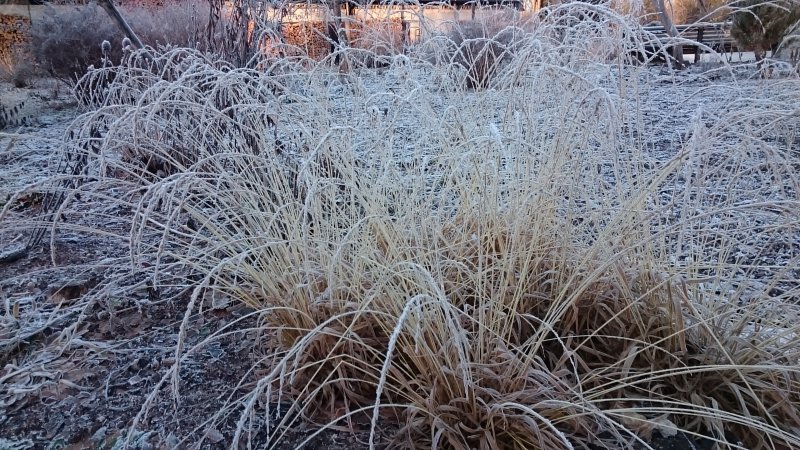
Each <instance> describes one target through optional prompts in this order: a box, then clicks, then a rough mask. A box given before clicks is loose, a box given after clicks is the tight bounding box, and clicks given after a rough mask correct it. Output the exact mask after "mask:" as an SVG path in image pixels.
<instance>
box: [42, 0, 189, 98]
mask: <svg viewBox="0 0 800 450" xmlns="http://www.w3.org/2000/svg"><path fill="white" fill-rule="evenodd" d="M120 9H121V10H122V14H123V16H124V17H125V18H126V20H128V22H129V23H130V25H131V27H132V28H133V29H134V31H135V32H136V33H137V35H139V37H140V39H141V40H142V42H143V43H144V44H145V45H149V46H152V47H159V46H164V45H179V46H190V47H194V46H196V45H197V41H198V39H197V36H198V32H197V30H198V29H199V27H198V26H197V23H198V21H197V20H196V18H197V17H198V16H200V15H201V14H202V11H201V10H199V9H198V8H197V7H196V6H192V5H191V4H190V2H188V1H182V2H176V3H172V4H170V5H168V6H164V7H161V8H158V9H157V10H155V9H153V8H152V7H151V8H147V7H144V6H128V7H121V8H120ZM124 38H125V36H124V34H123V32H122V31H121V30H120V29H119V28H118V27H117V25H116V24H115V23H114V22H113V20H112V19H111V18H110V17H109V16H108V14H107V13H106V12H105V11H104V10H103V9H102V8H101V7H99V6H97V5H96V4H90V5H86V6H80V7H61V8H54V7H49V8H48V11H47V12H46V13H45V14H44V17H43V18H42V19H41V20H37V21H35V22H34V24H33V26H32V29H31V39H30V43H29V48H30V53H31V54H32V56H33V58H34V60H35V61H36V62H37V63H39V64H40V65H41V68H42V69H43V70H44V71H46V72H47V73H49V74H51V75H53V76H55V77H58V78H61V79H65V80H70V81H71V82H74V81H76V80H77V79H78V78H80V77H81V76H83V74H85V73H86V70H87V68H88V67H89V66H90V65H94V66H101V65H102V64H103V58H104V57H108V59H109V62H110V63H114V64H116V63H119V61H120V59H121V57H122V50H123V49H122V42H123V39H124ZM103 41H108V42H109V43H110V44H111V47H110V51H109V53H108V54H107V55H104V54H103V51H102V49H101V43H102V42H103Z"/></svg>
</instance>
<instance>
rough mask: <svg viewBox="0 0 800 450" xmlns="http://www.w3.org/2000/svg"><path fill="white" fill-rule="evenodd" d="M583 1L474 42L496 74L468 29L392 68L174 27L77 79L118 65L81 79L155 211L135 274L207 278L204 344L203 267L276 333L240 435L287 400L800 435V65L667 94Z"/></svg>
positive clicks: (96, 126) (403, 433) (87, 192)
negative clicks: (778, 76)
mask: <svg viewBox="0 0 800 450" xmlns="http://www.w3.org/2000/svg"><path fill="white" fill-rule="evenodd" d="M577 8H578V7H576V6H571V7H564V8H562V9H559V10H557V11H555V12H554V13H553V14H551V15H550V16H548V18H547V19H544V20H545V21H544V22H541V23H537V24H534V25H526V26H525V27H524V28H523V27H520V28H509V29H506V30H505V31H504V32H503V33H504V34H503V39H497V40H491V42H489V41H482V40H480V39H478V40H469V39H467V40H466V41H465V42H466V44H462V45H469V52H475V51H480V49H487V51H489V50H490V51H492V52H493V54H494V55H495V56H496V57H493V58H487V59H479V60H480V61H485V60H491V61H494V62H495V63H496V64H497V66H496V67H493V68H492V69H491V70H489V71H488V72H486V71H484V72H482V73H489V74H490V76H489V78H488V80H487V81H486V83H483V81H481V82H480V83H475V82H474V80H473V81H470V80H469V76H470V73H472V72H471V70H470V67H469V64H468V63H466V64H465V62H464V60H465V58H464V55H465V53H464V52H458V51H454V49H453V43H452V42H450V41H448V40H447V39H445V38H442V39H434V40H432V41H430V42H428V43H426V44H425V45H422V46H421V47H420V48H417V49H415V50H414V51H412V52H410V53H409V54H407V55H402V56H396V57H394V58H393V59H392V60H391V65H390V66H389V67H387V68H385V69H381V70H373V69H365V68H358V67H357V66H356V65H355V64H354V65H350V66H349V67H348V70H347V71H340V70H339V68H338V67H331V65H330V64H329V61H324V62H321V63H316V62H312V61H309V60H304V59H301V58H298V59H292V60H290V59H264V60H263V61H257V64H254V65H253V68H250V69H246V68H234V67H230V66H229V65H227V64H226V63H225V62H222V61H216V60H213V59H211V58H209V57H207V56H203V55H201V54H199V53H196V52H194V51H190V50H186V49H175V50H172V51H168V52H166V53H163V54H160V55H158V56H157V57H156V62H155V63H153V67H151V68H147V67H145V66H147V65H148V64H150V63H148V62H147V61H145V60H143V59H137V56H138V55H136V54H134V55H129V56H128V57H127V59H126V60H125V63H124V64H123V65H121V66H120V67H116V68H113V69H105V70H98V71H95V72H92V73H90V74H89V76H88V77H87V78H85V79H84V80H83V81H82V83H83V85H79V89H81V86H87V85H90V84H94V85H100V84H102V83H98V80H101V79H105V78H106V74H107V73H108V71H110V70H113V71H114V73H115V76H114V78H113V82H110V83H108V84H106V85H105V86H104V87H103V90H98V91H92V90H91V89H88V88H87V89H84V90H82V91H81V92H83V93H87V92H88V93H91V102H90V103H93V104H94V105H95V106H94V107H92V108H91V110H90V111H89V112H87V113H85V114H84V115H82V116H81V117H80V118H79V119H78V120H77V121H76V122H75V123H74V124H73V127H72V132H73V133H72V138H71V139H67V141H66V143H65V145H66V147H65V148H68V149H69V150H70V151H72V152H78V153H80V152H81V151H83V150H81V149H91V151H87V152H86V153H85V155H86V156H87V157H88V168H89V169H88V175H89V176H91V179H90V180H89V182H88V183H86V184H84V185H83V187H81V188H79V190H80V191H82V193H83V195H84V197H88V198H97V199H98V201H100V200H102V201H109V198H113V201H114V202H118V203H119V204H125V205H126V206H130V207H131V209H132V211H133V213H132V219H131V227H130V243H131V246H130V260H129V264H130V269H131V271H136V272H137V273H139V274H145V275H146V276H147V277H148V278H149V279H151V280H152V282H153V283H154V285H155V286H162V287H169V286H178V287H181V286H184V287H189V288H191V289H192V291H193V294H192V297H191V302H190V303H189V305H188V307H187V310H186V318H187V319H186V321H185V324H184V327H183V329H182V336H181V339H182V338H183V336H184V335H185V333H186V327H187V326H188V323H189V317H190V316H191V315H192V314H194V313H195V312H196V311H198V310H199V309H202V308H204V307H206V306H207V305H206V304H205V303H204V301H203V298H204V297H207V295H206V294H207V292H208V291H211V292H214V293H216V294H218V295H220V296H227V297H230V298H231V299H233V300H235V301H236V302H241V303H243V304H245V305H247V306H249V307H251V308H254V309H256V310H257V311H259V312H261V313H262V314H261V316H260V317H261V326H262V327H263V329H264V330H270V331H272V332H274V336H275V337H276V339H274V340H273V341H272V343H271V344H270V345H262V344H258V343H256V342H254V343H253V345H254V347H255V346H260V347H259V348H258V350H259V352H261V354H263V355H265V356H264V357H263V359H262V360H261V361H260V363H259V367H258V369H259V370H258V373H261V374H262V375H261V377H260V378H259V379H258V381H257V383H255V385H254V387H253V388H252V389H251V390H250V392H249V393H248V394H247V395H245V396H244V397H243V398H240V399H239V400H237V401H235V402H234V401H231V403H230V409H231V411H234V412H235V413H236V414H239V417H240V418H239V420H238V428H237V433H236V436H235V438H234V440H235V441H240V442H241V441H246V440H247V439H249V436H250V435H249V433H250V432H251V431H253V432H254V431H255V430H252V429H251V425H252V424H253V423H255V422H254V420H255V417H257V416H259V415H262V414H272V413H274V412H275V411H274V408H275V404H276V403H279V402H284V403H285V402H287V401H288V402H291V404H292V405H293V406H292V409H293V411H290V413H301V414H300V415H301V416H303V417H305V418H308V419H311V420H315V419H316V420H318V421H319V420H322V421H323V422H326V423H327V426H340V425H347V423H348V420H350V419H352V418H354V417H357V416H358V415H359V414H362V413H366V414H368V415H369V417H371V426H372V430H373V431H374V430H375V428H376V427H377V426H378V425H379V424H380V425H381V426H383V424H385V423H394V424H395V425H396V426H397V432H396V433H395V434H394V436H393V438H392V441H391V445H392V446H396V447H400V448H429V447H433V448H454V449H457V448H542V449H554V448H563V449H569V448H581V447H583V446H584V445H588V444H590V443H591V444H595V445H599V446H601V447H602V446H605V447H608V448H623V447H626V446H631V445H634V443H635V442H637V441H638V442H642V441H644V442H647V441H649V439H650V438H651V437H652V436H653V433H661V434H664V435H670V434H673V433H675V432H676V431H677V430H683V431H685V432H687V433H690V434H697V435H704V436H708V437H710V438H711V439H714V440H718V441H719V442H720V443H724V442H726V439H728V437H730V436H735V437H738V438H739V439H742V440H743V447H744V448H749V449H757V448H792V447H795V446H800V438H798V433H799V432H800V417H799V416H798V413H797V411H798V409H800V367H799V366H798V363H799V362H800V341H799V340H798V339H797V338H796V336H797V335H798V332H799V331H800V329H799V328H800V325H799V324H800V320H798V319H800V314H798V313H799V312H800V310H799V309H798V304H797V295H798V287H797V282H796V279H797V277H798V275H799V274H798V273H797V268H798V259H800V216H798V214H800V204H798V176H797V169H798V164H800V161H798V158H800V154H798V151H799V149H798V143H797V132H798V124H799V123H800V111H799V110H798V109H797V105H800V90H799V89H797V88H798V87H800V83H798V81H797V80H796V79H787V80H784V81H783V82H782V83H772V84H769V85H768V84H763V85H759V86H760V87H757V88H756V89H753V84H752V82H749V83H750V84H746V83H740V82H737V81H736V79H735V78H736V77H734V76H733V75H735V73H734V72H733V71H732V70H730V68H727V72H726V71H725V70H723V71H721V72H724V73H725V72H726V73H727V74H728V75H727V76H728V77H729V78H730V80H729V81H726V82H725V83H726V85H725V86H726V88H725V90H726V92H727V96H726V99H724V100H720V102H719V103H717V104H716V105H715V107H714V108H712V109H704V108H697V109H696V110H694V111H692V112H691V113H686V112H685V111H684V112H683V114H685V116H680V117H678V116H675V115H672V114H678V111H675V112H671V111H668V110H662V111H655V112H653V111H651V110H648V109H647V108H646V107H645V104H646V101H645V98H646V97H647V96H648V95H652V93H653V92H654V91H656V90H657V89H661V84H660V83H661V81H663V80H658V79H656V78H654V77H652V76H651V75H650V74H651V72H650V69H648V68H645V67H637V66H632V65H630V64H629V62H630V60H629V58H628V57H627V56H626V55H627V54H628V51H629V50H630V49H631V47H632V46H635V45H636V41H635V40H634V41H631V42H630V43H629V42H628V41H627V40H625V39H623V36H628V37H631V36H635V32H634V31H633V29H632V28H631V26H630V22H628V21H627V20H626V19H625V18H622V17H619V16H617V15H615V14H613V13H611V12H610V11H608V10H605V9H602V8H599V7H598V8H593V9H592V10H591V12H592V13H593V14H595V19H596V21H594V22H592V21H586V20H583V21H578V20H577V19H575V18H576V17H578V16H580V15H581V14H582V13H581V11H579V10H578V9H577ZM509 35H511V36H513V38H511V39H509V38H508V36H509ZM484 44H485V45H484ZM462 48H463V47H462ZM476 49H477V50H476ZM342 57H343V58H345V59H346V58H347V57H348V52H347V51H343V53H342ZM468 59H469V58H467V60H468ZM476 85H477V86H484V85H485V86H487V88H486V89H479V90H475V89H471V88H470V87H471V86H476ZM711 88H712V87H711V86H710V87H709V89H711ZM690 101H691V99H687V104H691V103H690ZM654 114H655V117H654V116H653V115H654ZM681 117H683V119H681ZM686 117H690V118H689V119H686ZM676 122H677V124H676ZM676 130H677V132H676ZM665 141H666V142H669V144H670V146H669V148H668V149H666V150H664V149H663V148H658V147H657V145H658V144H659V143H663V142H665ZM112 189H113V192H114V195H113V196H110V195H109V192H112V191H111V190H112ZM70 198H71V197H68V199H67V200H68V201H69V199H70ZM120 279H127V278H125V277H121V278H120ZM117 288H119V286H117ZM191 350H193V349H186V348H184V346H183V345H182V344H180V343H179V345H178V346H177V348H176V360H177V363H176V364H175V365H174V366H173V367H172V368H171V370H170V372H169V374H168V375H167V376H166V377H165V378H164V379H163V380H162V383H161V384H160V385H159V386H157V387H156V388H155V389H154V390H153V391H152V394H151V396H150V397H149V398H148V401H147V402H146V403H145V405H144V407H143V409H142V412H141V414H140V417H139V418H137V421H136V424H135V425H134V426H138V425H139V424H140V423H141V420H140V419H142V418H143V417H144V415H146V413H147V408H148V406H149V405H150V404H151V403H152V401H153V400H154V399H155V398H156V396H161V395H174V396H175V397H176V398H178V399H179V398H180V395H181V392H180V390H179V389H178V386H179V380H180V377H181V367H182V366H181V361H182V359H183V358H186V357H187V355H188V354H189V352H190V351H191ZM166 386H171V387H172V388H171V389H169V390H166V389H162V388H164V387H166ZM231 388H232V389H233V388H234V386H233V385H232V386H231ZM283 412H285V411H283ZM283 417H284V420H283V421H282V422H281V423H280V424H279V426H278V427H276V428H275V429H272V430H269V432H270V433H271V435H272V436H273V437H274V440H273V442H274V443H278V442H279V440H280V437H281V436H282V433H283V432H284V429H285V427H289V426H293V425H294V420H295V419H296V417H297V414H286V415H284V416H283ZM212 419H213V418H212ZM370 441H371V442H370V444H371V445H372V444H377V443H376V442H373V440H372V438H371V439H370ZM384 444H385V443H384ZM235 445H236V443H235V442H234V443H231V447H233V446H235ZM730 445H731V446H735V442H732V443H731V444H730ZM723 447H724V446H723Z"/></svg>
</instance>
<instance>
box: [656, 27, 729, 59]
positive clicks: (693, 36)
mask: <svg viewBox="0 0 800 450" xmlns="http://www.w3.org/2000/svg"><path fill="white" fill-rule="evenodd" d="M675 28H677V29H678V38H679V39H685V40H688V41H692V42H691V43H689V42H687V43H683V44H679V45H682V46H683V53H685V54H693V55H699V54H702V53H704V52H705V51H706V49H705V48H704V46H705V47H708V48H710V49H711V50H713V51H714V52H717V53H732V52H737V51H739V48H738V46H737V44H736V40H735V39H734V38H733V37H732V36H731V31H730V24H727V23H693V24H690V25H676V26H675ZM643 30H644V31H645V32H647V34H648V37H649V38H650V39H649V40H647V41H646V42H645V51H646V52H647V53H648V55H650V56H652V55H656V54H663V53H664V52H666V53H667V54H669V53H670V49H671V48H672V47H673V46H674V45H678V44H676V42H675V40H674V39H673V38H670V36H669V33H667V30H666V29H664V27H662V26H660V25H648V26H645V27H643ZM698 44H700V45H698Z"/></svg>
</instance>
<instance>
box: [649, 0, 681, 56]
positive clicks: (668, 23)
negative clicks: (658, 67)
mask: <svg viewBox="0 0 800 450" xmlns="http://www.w3.org/2000/svg"><path fill="white" fill-rule="evenodd" d="M653 4H654V5H655V7H656V9H657V10H658V16H659V17H660V18H661V25H663V26H664V29H665V30H666V31H667V34H668V35H670V37H672V38H676V37H678V29H677V28H675V24H673V23H672V18H670V17H669V14H667V8H666V6H664V0H653ZM672 58H673V59H675V65H676V67H677V68H678V69H683V45H680V44H679V45H676V46H674V47H672Z"/></svg>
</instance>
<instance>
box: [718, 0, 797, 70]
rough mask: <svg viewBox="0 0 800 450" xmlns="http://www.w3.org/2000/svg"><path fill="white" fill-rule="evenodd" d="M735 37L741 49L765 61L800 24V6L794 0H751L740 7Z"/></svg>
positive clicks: (733, 29) (734, 32)
mask: <svg viewBox="0 0 800 450" xmlns="http://www.w3.org/2000/svg"><path fill="white" fill-rule="evenodd" d="M737 6H739V8H738V9H737V11H736V12H734V13H733V27H732V28H731V35H732V36H733V37H734V38H735V39H736V41H737V42H738V43H739V45H740V46H741V47H743V48H745V49H748V50H751V51H753V52H754V53H755V55H756V59H757V60H759V61H760V60H762V59H764V57H765V56H766V54H767V52H768V51H771V50H775V48H776V47H777V46H778V44H780V43H781V41H782V40H783V38H784V36H786V34H787V32H788V30H789V29H790V28H791V27H792V25H793V24H794V23H795V22H797V21H798V20H800V3H798V2H797V1H792V0H778V1H772V2H764V1H762V0H747V1H745V2H741V3H737Z"/></svg>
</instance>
